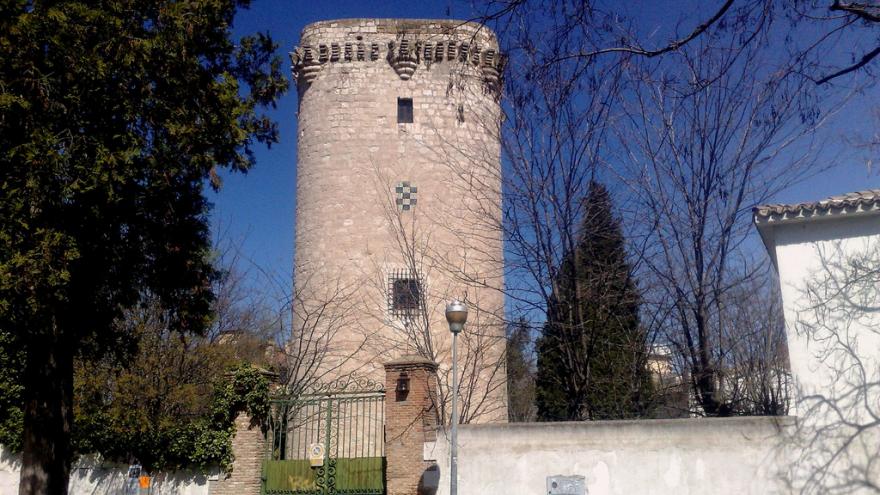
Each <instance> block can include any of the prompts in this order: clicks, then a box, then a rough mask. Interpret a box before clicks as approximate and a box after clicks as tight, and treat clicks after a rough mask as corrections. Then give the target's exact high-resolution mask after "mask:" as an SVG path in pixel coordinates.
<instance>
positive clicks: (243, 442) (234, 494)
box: [210, 412, 266, 495]
mask: <svg viewBox="0 0 880 495" xmlns="http://www.w3.org/2000/svg"><path fill="white" fill-rule="evenodd" d="M265 445H266V444H265V440H264V437H263V431H262V430H261V429H260V425H258V424H255V425H252V424H251V417H250V416H248V414H247V413H244V412H243V413H239V415H238V417H236V418H235V436H234V437H233V438H232V453H233V454H234V455H235V460H234V461H232V472H231V473H220V479H219V480H218V481H216V482H214V484H213V485H212V487H211V491H210V493H211V495H260V484H261V479H260V477H261V476H262V474H263V472H262V469H263V457H264V455H265V452H264V451H263V449H264V448H265Z"/></svg>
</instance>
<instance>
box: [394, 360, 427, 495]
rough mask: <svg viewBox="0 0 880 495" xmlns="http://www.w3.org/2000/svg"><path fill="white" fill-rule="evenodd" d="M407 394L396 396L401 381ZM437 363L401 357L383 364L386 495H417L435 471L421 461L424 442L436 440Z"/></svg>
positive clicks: (425, 491)
mask: <svg viewBox="0 0 880 495" xmlns="http://www.w3.org/2000/svg"><path fill="white" fill-rule="evenodd" d="M402 377H403V378H404V379H405V380H407V381H408V387H409V391H408V392H405V393H401V392H398V391H397V389H398V383H399V381H400V379H401V378H402ZM436 400H437V363H434V362H432V361H430V360H428V359H425V358H422V357H418V356H404V357H402V358H400V359H396V360H394V361H391V362H389V363H386V364H385V462H386V467H385V480H386V489H387V491H386V493H387V495H417V494H419V493H429V492H430V491H431V490H430V488H428V490H425V489H424V487H423V488H422V489H420V486H419V483H420V481H422V484H424V479H425V478H429V479H430V478H431V475H430V474H428V475H427V476H425V474H426V472H429V471H432V470H433V471H436V469H437V468H436V466H435V463H434V462H433V461H425V460H424V451H425V450H424V449H425V447H424V446H425V442H433V441H435V440H436V439H437V425H438V422H439V418H438V416H437V407H436V403H435V402H436Z"/></svg>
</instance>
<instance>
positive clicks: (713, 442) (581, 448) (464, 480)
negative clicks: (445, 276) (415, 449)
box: [426, 417, 793, 495]
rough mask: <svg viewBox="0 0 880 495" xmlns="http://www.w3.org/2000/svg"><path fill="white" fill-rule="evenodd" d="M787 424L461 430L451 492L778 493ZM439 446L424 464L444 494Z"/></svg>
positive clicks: (734, 421) (430, 449)
mask: <svg viewBox="0 0 880 495" xmlns="http://www.w3.org/2000/svg"><path fill="white" fill-rule="evenodd" d="M792 423H793V418H790V417H784V418H768V417H755V418H727V419H671V420H644V421H594V422H582V423H525V424H506V425H464V426H461V427H460V428H459V450H458V452H459V461H458V472H459V476H458V478H459V482H458V483H459V485H458V486H459V488H458V493H461V494H467V495H469V494H505V495H535V494H542V493H547V488H546V478H547V476H551V475H581V476H584V477H585V478H586V483H587V489H588V493H589V495H633V494H639V495H665V494H669V495H689V494H693V495H697V494H699V495H704V494H737V495H747V494H755V495H758V494H762V495H765V494H773V493H788V492H785V491H784V489H783V485H782V484H781V483H780V479H779V476H778V475H779V472H780V469H781V468H782V466H784V465H785V463H784V462H783V460H784V459H785V452H784V451H783V450H782V449H781V448H780V440H781V438H782V436H781V435H780V429H782V428H790V427H791V425H792ZM448 452H449V450H448V440H447V438H446V436H445V435H444V434H442V433H441V434H440V435H439V438H438V441H437V442H436V444H435V445H430V444H429V445H427V446H426V456H427V457H434V458H436V460H437V463H438V465H439V466H440V477H441V479H440V487H439V491H438V494H440V495H446V494H448V493H449V477H448V474H449V468H448V467H449V454H448Z"/></svg>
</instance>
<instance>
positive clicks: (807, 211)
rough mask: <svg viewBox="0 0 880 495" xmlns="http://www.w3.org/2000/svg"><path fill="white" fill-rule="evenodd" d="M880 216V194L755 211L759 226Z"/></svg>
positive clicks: (860, 194) (773, 206)
mask: <svg viewBox="0 0 880 495" xmlns="http://www.w3.org/2000/svg"><path fill="white" fill-rule="evenodd" d="M876 214H880V190H869V191H861V192H858V193H850V194H847V195H844V196H836V197H832V198H828V199H826V200H822V201H817V202H813V203H799V204H792V205H764V206H759V207H757V208H755V209H754V220H755V223H756V224H757V225H759V226H766V225H772V224H780V223H799V222H807V221H813V220H824V219H830V218H842V217H857V216H858V217H861V216H868V215H876Z"/></svg>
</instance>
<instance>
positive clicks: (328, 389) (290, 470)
mask: <svg viewBox="0 0 880 495" xmlns="http://www.w3.org/2000/svg"><path fill="white" fill-rule="evenodd" d="M269 426H270V427H269V432H268V435H267V442H266V446H267V455H266V459H265V461H264V462H263V476H262V479H263V490H262V493H263V494H264V495H281V494H284V495H332V494H346V495H384V493H385V391H384V390H383V389H382V387H381V385H379V384H377V383H375V382H372V381H369V380H362V379H357V378H354V377H346V378H343V379H340V380H337V381H335V382H333V383H330V384H327V385H325V386H323V387H321V388H320V389H319V390H315V391H312V392H311V393H309V394H308V395H303V396H301V397H298V398H294V399H279V400H274V401H272V421H271V422H270V425H269Z"/></svg>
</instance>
